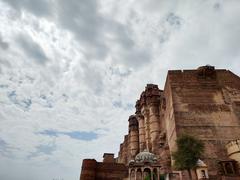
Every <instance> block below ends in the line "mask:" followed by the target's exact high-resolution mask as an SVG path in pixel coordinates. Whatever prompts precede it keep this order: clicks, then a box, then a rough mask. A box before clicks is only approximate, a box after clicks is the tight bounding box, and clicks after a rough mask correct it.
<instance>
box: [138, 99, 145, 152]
mask: <svg viewBox="0 0 240 180" xmlns="http://www.w3.org/2000/svg"><path fill="white" fill-rule="evenodd" d="M135 107H136V118H137V120H138V132H139V151H140V152H142V151H144V149H146V148H147V147H146V139H145V123H144V116H143V115H142V114H141V106H140V101H139V100H138V101H137V102H136V106H135Z"/></svg>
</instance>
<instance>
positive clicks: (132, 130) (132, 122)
mask: <svg viewBox="0 0 240 180" xmlns="http://www.w3.org/2000/svg"><path fill="white" fill-rule="evenodd" d="M128 122H129V148H130V156H131V157H130V159H134V158H135V156H136V155H137V153H138V152H139V139H138V138H139V133H138V121H137V118H136V116H135V115H132V116H130V117H129V119H128Z"/></svg>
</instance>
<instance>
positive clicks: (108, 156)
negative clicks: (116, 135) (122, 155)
mask: <svg viewBox="0 0 240 180" xmlns="http://www.w3.org/2000/svg"><path fill="white" fill-rule="evenodd" d="M103 162H104V163H114V162H115V160H114V154H113V153H104V154H103Z"/></svg>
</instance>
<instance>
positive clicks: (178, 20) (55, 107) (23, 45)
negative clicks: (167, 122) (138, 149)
mask: <svg viewBox="0 0 240 180" xmlns="http://www.w3.org/2000/svg"><path fill="white" fill-rule="evenodd" d="M239 18H240V1H239V0H228V1H223V0H205V1H203V0H194V1H192V0H181V1H177V0H141V1H137V0H131V1H129V0H128V1H127V0H121V1H116V0H98V1H97V0H67V1H66V0H31V1H30V0H21V1H20V0H0V22H1V23H0V169H1V170H0V179H3V180H32V179H34V180H38V179H39V180H52V179H64V180H74V179H78V178H79V174H80V169H81V162H82V159H84V158H96V159H97V160H101V159H102V155H103V153H104V152H108V153H111V152H113V153H115V155H117V152H118V149H119V144H120V143H121V142H122V140H123V136H124V134H127V131H128V129H127V127H128V124H127V123H128V121H127V120H128V117H129V116H130V115H131V114H133V113H134V105H135V102H136V100H137V99H138V98H139V96H140V93H141V92H142V90H143V89H144V87H145V85H146V84H147V83H156V84H158V85H159V87H160V88H163V87H164V83H165V79H166V74H167V70H169V69H195V68H197V67H199V66H202V65H206V64H210V65H213V66H215V67H216V68H224V69H229V70H231V71H232V72H234V73H235V74H237V75H240V70H239V67H240V60H239V58H240V46H239V42H240V36H239V33H240V23H239ZM43 172H44V173H43Z"/></svg>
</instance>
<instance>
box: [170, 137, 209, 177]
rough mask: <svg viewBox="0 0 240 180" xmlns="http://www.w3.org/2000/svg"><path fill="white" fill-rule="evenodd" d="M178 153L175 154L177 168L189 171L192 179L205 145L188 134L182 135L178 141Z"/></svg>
mask: <svg viewBox="0 0 240 180" xmlns="http://www.w3.org/2000/svg"><path fill="white" fill-rule="evenodd" d="M176 143H177V151H176V152H174V153H173V159H174V161H175V164H174V166H175V168H176V169H178V170H187V171H188V174H189V177H190V179H192V175H191V169H193V168H195V167H196V164H197V161H198V159H199V158H200V157H201V155H202V153H203V152H204V144H203V142H202V141H200V140H199V139H197V138H195V137H193V136H190V135H188V134H182V135H180V137H179V138H177V140H176Z"/></svg>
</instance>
